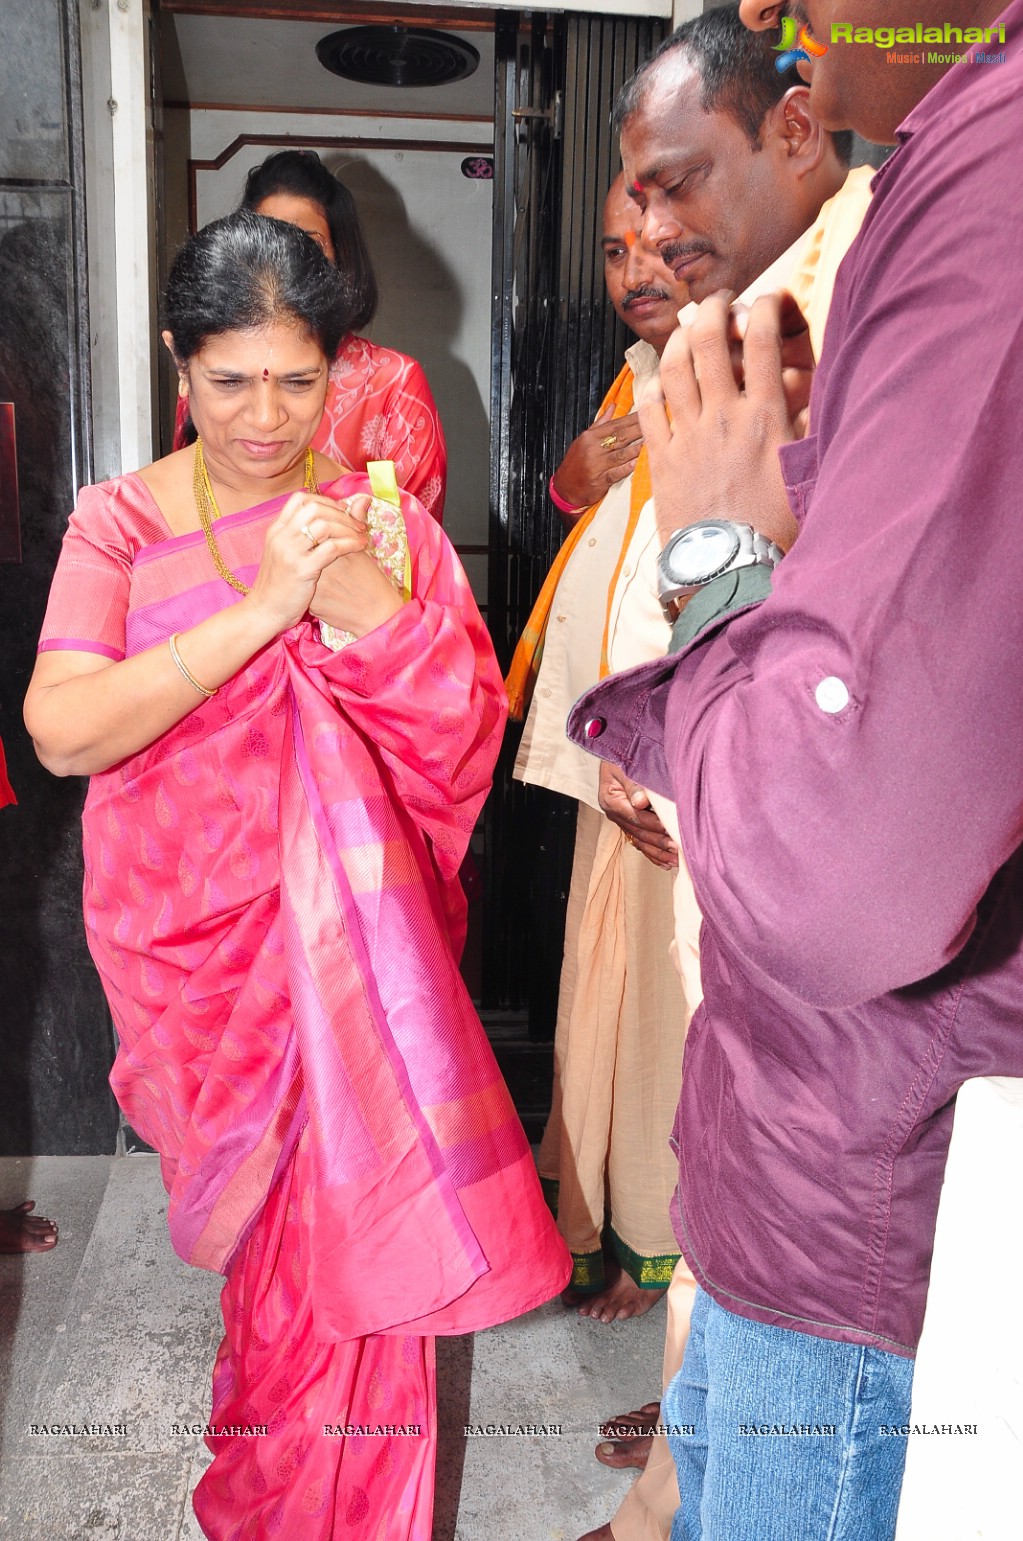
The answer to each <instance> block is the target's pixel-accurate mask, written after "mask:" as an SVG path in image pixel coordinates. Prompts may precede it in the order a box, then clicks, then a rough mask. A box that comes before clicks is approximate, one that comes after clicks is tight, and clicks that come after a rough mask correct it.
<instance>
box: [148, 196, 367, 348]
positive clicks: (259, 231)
mask: <svg viewBox="0 0 1023 1541" xmlns="http://www.w3.org/2000/svg"><path fill="white" fill-rule="evenodd" d="M163 314H164V324H165V325H166V326H167V328H168V329H169V331H170V333H171V335H172V337H173V338H174V355H175V358H176V360H177V362H178V363H179V364H187V363H188V361H189V360H190V359H192V358H194V357H195V355H196V353H198V351H199V349H200V348H201V347H202V346H203V344H204V343H205V342H207V341H208V340H209V338H211V337H219V336H220V335H221V334H222V333H224V332H249V331H254V330H257V329H258V328H260V327H264V326H269V325H272V324H273V323H274V322H279V321H287V322H291V323H292V324H297V325H298V326H301V327H304V328H305V330H306V331H307V332H308V333H309V334H310V335H311V336H312V337H315V339H316V341H317V342H318V343H319V344H320V347H321V348H322V349H323V353H324V356H325V357H326V359H327V360H328V361H329V362H333V359H334V355H335V354H336V353H337V350H338V346H339V344H340V342H341V339H342V337H344V335H345V334H346V332H349V331H350V330H351V316H352V299H351V296H350V294H349V292H348V287H347V285H346V283H345V281H344V277H343V275H342V274H341V272H340V271H339V269H338V268H336V267H335V266H334V265H333V263H331V262H328V261H327V258H326V257H325V256H324V255H323V253H322V251H321V250H320V248H319V247H318V246H317V244H316V242H315V241H313V240H311V239H310V237H309V236H307V235H306V234H305V232H304V231H302V230H298V229H297V228H296V227H295V226H294V225H288V224H285V223H284V221H283V220H279V219H265V218H264V217H263V216H262V215H260V214H251V213H249V212H248V210H239V212H238V213H237V214H229V215H228V216H227V218H226V219H215V220H214V221H213V223H212V224H211V225H206V226H205V227H204V228H203V229H202V230H200V231H199V232H198V233H197V234H196V235H193V236H191V237H190V238H189V239H188V240H187V241H186V242H185V244H184V246H182V248H181V250H180V251H179V252H178V254H177V256H176V257H175V259H174V263H173V266H172V267H171V270H170V277H169V278H168V280H167V288H166V290H165V291H164V303H163Z"/></svg>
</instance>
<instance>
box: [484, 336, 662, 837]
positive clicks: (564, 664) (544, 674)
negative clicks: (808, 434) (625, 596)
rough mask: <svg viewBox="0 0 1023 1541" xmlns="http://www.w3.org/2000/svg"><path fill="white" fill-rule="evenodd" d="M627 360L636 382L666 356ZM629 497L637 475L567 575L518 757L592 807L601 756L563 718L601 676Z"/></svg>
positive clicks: (543, 781)
mask: <svg viewBox="0 0 1023 1541" xmlns="http://www.w3.org/2000/svg"><path fill="white" fill-rule="evenodd" d="M625 358H626V362H627V363H628V364H629V365H630V366H631V368H632V372H633V375H634V376H635V379H636V382H637V385H638V384H639V382H640V381H642V380H645V379H648V378H649V377H650V376H651V375H653V374H656V372H657V367H658V364H659V362H660V360H659V359H658V357H657V354H656V353H655V352H654V350H653V348H651V347H650V346H649V344H648V343H645V342H637V343H633V345H632V347H631V348H628V349H626V353H625ZM631 497H632V477H631V476H627V477H626V478H625V479H624V481H620V482H616V483H615V484H614V486H613V487H611V488H609V490H608V492H607V494H606V496H605V497H604V499H603V501H602V502H601V504H600V507H599V508H598V509H597V512H596V514H595V515H594V517H593V522H592V523H591V525H590V528H589V530H588V531H587V533H586V534H585V535H584V536H583V539H582V540H581V541H580V543H579V545H578V546H577V547H576V549H575V550H574V551H573V553H572V555H571V558H570V559H569V562H568V564H567V566H566V568H565V571H564V572H563V573H562V575H561V580H560V582H559V583H558V586H557V588H556V589H555V591H554V603H553V605H552V606H551V615H550V620H549V622H548V625H547V631H546V634H545V636H544V646H543V657H542V659H541V660H540V672H539V674H538V675H537V680H536V686H535V689H534V691H533V699H532V701H531V702H530V705H529V712H528V714H527V716H526V725H525V727H524V728H523V730H522V741H521V743H520V744H519V752H518V754H517V755H516V757H515V770H514V775H515V779H516V780H517V781H526V782H530V783H532V784H533V785H534V786H541V787H549V788H550V789H551V791H553V792H563V793H564V794H565V796H566V797H574V798H576V799H578V801H579V802H581V803H585V804H587V806H588V807H590V808H594V809H597V808H598V806H599V805H598V803H597V771H598V765H597V761H596V760H595V759H594V758H593V756H592V755H591V754H587V753H586V751H585V750H584V749H578V748H577V747H576V745H575V744H572V743H570V742H569V740H568V738H567V737H566V736H565V724H566V722H567V721H568V714H569V712H570V711H571V709H572V707H573V706H574V705H575V703H576V701H578V699H579V697H580V696H581V695H582V694H583V692H584V691H585V690H589V689H590V687H591V686H592V685H595V684H596V683H597V681H598V680H599V678H600V648H601V643H602V641H603V638H604V623H605V620H606V618H607V596H608V591H609V590H610V587H611V580H612V578H613V577H614V571H615V566H616V565H617V562H618V558H619V556H620V555H621V550H622V541H623V539H624V537H625V529H626V526H627V524H628V522H629V504H630V500H631ZM626 565H628V563H626ZM662 651H663V649H662Z"/></svg>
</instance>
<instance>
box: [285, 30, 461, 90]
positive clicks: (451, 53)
mask: <svg viewBox="0 0 1023 1541" xmlns="http://www.w3.org/2000/svg"><path fill="white" fill-rule="evenodd" d="M316 57H317V58H318V59H319V61H320V63H321V64H322V65H323V67H324V69H325V70H330V72H331V74H333V75H340V76H341V77H342V78H343V79H344V80H359V81H362V82H363V84H365V85H371V86H446V85H450V83H451V82H452V81H453V80H464V79H465V78H466V76H467V75H471V74H473V72H474V71H475V69H476V67H477V65H478V64H479V62H480V56H479V54H478V53H477V52H476V50H475V48H473V46H472V44H471V43H466V42H464V41H463V40H462V39H461V38H460V37H454V36H452V35H451V33H448V32H430V31H427V30H425V29H424V28H421V27H345V28H344V30H343V31H341V32H332V33H331V34H330V36H329V37H324V38H321V39H320V41H319V42H318V43H317V45H316Z"/></svg>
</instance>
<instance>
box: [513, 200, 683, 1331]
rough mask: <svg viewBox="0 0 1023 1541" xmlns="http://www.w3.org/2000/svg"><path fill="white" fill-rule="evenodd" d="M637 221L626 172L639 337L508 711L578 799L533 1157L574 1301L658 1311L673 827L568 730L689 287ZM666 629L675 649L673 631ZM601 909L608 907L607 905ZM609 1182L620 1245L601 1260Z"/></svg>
mask: <svg viewBox="0 0 1023 1541" xmlns="http://www.w3.org/2000/svg"><path fill="white" fill-rule="evenodd" d="M636 224H637V218H636V211H635V207H634V205H633V203H632V201H631V199H630V198H629V196H628V194H627V193H626V191H625V186H624V183H623V181H622V178H621V176H619V177H617V178H616V180H615V182H614V183H613V184H612V187H611V189H610V191H609V193H608V195H607V199H606V201H605V204H604V223H603V237H602V242H601V246H602V250H603V255H604V278H605V282H606V285H607V292H608V297H609V299H610V300H611V303H612V305H613V306H614V308H615V310H616V311H617V313H618V315H619V316H620V317H621V319H622V321H623V322H624V323H625V325H626V326H627V327H629V328H630V330H631V331H633V332H634V333H635V334H636V336H637V337H638V339H639V341H638V342H635V343H634V344H633V345H632V346H631V347H630V348H629V349H628V350H627V352H626V355H625V357H626V364H625V367H624V369H623V370H622V371H621V373H620V374H619V376H618V378H617V379H616V380H615V382H614V385H613V386H612V388H611V390H610V392H609V393H608V396H607V398H606V399H605V402H604V405H603V406H602V408H601V411H600V413H599V414H598V416H597V419H596V421H595V422H594V424H593V425H592V426H591V427H590V428H588V429H586V431H585V432H584V433H582V434H580V435H579V437H578V438H577V439H576V440H575V441H574V442H573V443H572V444H571V445H570V446H569V448H568V450H567V452H566V454H565V456H564V459H563V460H562V462H561V464H560V465H559V467H558V469H557V470H556V471H555V473H554V475H553V477H552V478H551V496H552V497H553V499H554V501H555V503H556V504H557V506H558V507H559V508H560V509H561V510H562V512H563V514H564V515H565V518H566V520H568V521H570V522H571V524H572V525H574V528H573V529H572V530H571V533H570V534H569V537H568V539H567V540H566V542H565V544H564V545H563V546H562V548H561V551H560V552H559V554H558V557H557V559H556V561H555V564H554V567H553V568H552V570H551V573H550V574H549V575H548V578H547V580H546V582H545V584H544V587H543V590H542V591H541V595H540V598H539V600H538V601H537V605H536V607H535V609H534V612H533V614H532V616H531V617H530V621H529V624H528V626H527V629H526V632H525V634H524V637H523V641H522V642H520V644H519V647H518V649H517V651H516V655H515V659H514V660H513V663H512V669H511V672H510V674H509V676H508V687H509V696H510V698H511V706H512V714H513V715H514V716H519V717H521V716H522V714H523V710H524V708H525V706H527V705H528V706H529V712H528V717H527V719H526V725H525V730H524V732H523V736H522V743H521V747H520V750H519V755H518V758H517V761H516V766H515V774H516V776H517V777H518V778H519V779H521V780H524V781H527V782H533V783H536V784H539V785H541V786H546V787H549V788H552V789H553V790H554V791H557V792H561V793H563V794H566V795H568V796H570V797H574V798H576V799H577V800H578V803H579V813H578V824H577V835H576V850H575V860H574V865H573V872H572V887H571V892H570V896H569V909H568V919H567V927H566V936H565V966H564V969H563V973H562V981H561V992H560V998H559V1011H558V1029H557V1041H556V1045H555V1086H554V1101H553V1108H552V1112H551V1116H550V1119H549V1120H548V1124H547V1128H546V1130H545V1133H544V1139H543V1143H542V1145H541V1149H540V1155H539V1162H538V1165H539V1170H540V1175H541V1178H542V1179H543V1180H544V1185H545V1189H546V1191H547V1192H548V1196H549V1197H550V1199H551V1202H552V1207H556V1213H557V1216H558V1224H559V1227H560V1229H561V1232H562V1235H563V1236H564V1237H565V1239H566V1241H567V1242H568V1245H569V1248H570V1250H571V1252H572V1255H573V1261H574V1265H575V1266H574V1271H573V1277H572V1288H571V1289H570V1291H569V1292H566V1302H567V1303H573V1304H577V1305H579V1307H580V1310H581V1312H582V1314H583V1315H588V1316H590V1317H592V1318H593V1319H595V1320H599V1321H604V1322H609V1321H614V1320H622V1319H624V1318H626V1317H629V1316H634V1315H639V1314H641V1313H642V1312H644V1311H646V1310H647V1309H648V1308H649V1307H650V1306H651V1305H653V1303H654V1302H655V1301H656V1300H657V1299H659V1297H660V1295H661V1294H662V1293H663V1291H664V1288H665V1286H666V1285H667V1283H668V1280H669V1278H670V1277H671V1272H672V1269H673V1267H674V1265H675V1263H676V1262H677V1260H678V1247H677V1245H676V1243H675V1239H674V1236H673V1235H672V1231H671V1225H670V1222H669V1220H668V1213H667V1210H668V1201H669V1199H670V1197H671V1191H672V1187H673V1186H674V1180H675V1179H674V1163H673V1160H672V1158H671V1152H670V1150H669V1149H668V1146H667V1138H668V1133H669V1131H670V1128H671V1117H672V1104H673V1103H674V1102H675V1101H677V1097H678V1080H679V1074H680V1065H681V1034H682V1024H683V1022H684V1019H685V1015H686V1009H685V999H684V996H683V994H682V988H681V984H680V981H679V979H678V978H677V976H676V975H675V974H674V973H673V972H672V971H671V970H670V969H669V970H664V969H660V970H658V971H657V973H658V977H656V978H653V977H651V976H652V975H653V974H654V972H655V961H656V962H658V963H659V962H662V961H663V959H664V957H665V954H666V952H667V948H668V946H669V943H670V941H671V931H672V912H671V879H672V871H673V869H674V866H675V860H676V858H675V849H674V845H673V843H672V842H671V841H670V840H669V839H668V837H667V836H666V834H665V833H664V830H663V828H662V827H661V824H660V821H659V820H658V819H657V818H656V817H655V816H654V815H653V814H650V813H647V814H645V815H644V816H643V818H642V820H641V822H640V824H639V827H638V828H637V830H636V833H635V836H634V839H633V843H632V844H629V843H627V841H626V839H625V836H624V835H623V834H622V832H621V831H620V830H619V829H618V828H617V827H616V826H614V825H611V824H609V822H608V821H607V820H606V819H605V818H604V816H603V814H602V813H601V811H600V806H599V802H598V796H599V786H598V775H597V766H596V764H595V763H594V762H593V761H592V760H591V759H590V757H589V756H588V755H585V754H582V753H580V751H579V750H578V749H576V748H575V746H574V745H572V744H569V742H568V740H567V738H566V737H565V723H566V720H567V717H568V711H569V707H570V706H571V705H572V702H573V701H574V700H575V699H576V697H577V696H578V695H579V694H580V693H581V692H582V691H583V690H584V689H586V688H587V687H588V686H589V685H591V684H593V683H595V681H596V680H597V679H599V678H600V677H601V674H602V673H606V672H607V662H606V660H607V655H608V650H609V648H610V647H611V645H612V644H613V641H614V633H615V626H614V624H613V623H612V619H611V611H610V604H611V598H612V594H613V591H614V587H615V581H616V579H617V578H620V577H621V576H622V575H625V576H626V577H627V575H628V574H629V573H630V572H631V567H630V560H631V559H630V546H631V542H632V539H633V535H634V533H635V528H636V520H637V517H638V514H639V511H640V509H641V508H642V506H643V504H644V503H645V502H646V501H647V499H648V498H649V496H650V484H649V477H648V475H647V471H646V463H645V457H644V458H643V459H641V458H640V453H641V449H642V440H641V438H640V434H639V427H638V424H637V421H636V415H635V413H634V412H633V411H632V397H633V390H634V387H635V384H636V382H637V381H639V380H642V379H646V378H649V377H651V376H652V375H655V374H656V371H657V366H658V361H659V358H660V354H661V352H662V351H663V349H664V345H665V343H666V342H667V340H668V338H669V337H670V336H671V333H672V332H673V331H674V329H675V327H676V326H677V325H678V311H679V308H680V306H682V305H684V304H685V303H686V299H687V292H686V289H685V286H684V285H682V284H679V283H676V281H675V280H674V278H673V277H672V275H671V273H670V272H669V271H668V270H667V268H666V267H665V266H664V264H663V262H662V261H661V260H660V258H659V257H658V255H657V252H656V250H655V249H651V248H649V247H646V246H644V245H643V243H642V242H641V241H640V240H639V238H638V235H637V230H636ZM657 645H658V646H660V648H661V650H662V651H663V642H662V641H661V639H660V638H658V643H657ZM541 650H542V660H541V657H540V653H541ZM537 669H538V677H536V675H537ZM534 685H535V688H534ZM530 694H531V701H530V700H529V696H530ZM644 853H645V854H644ZM647 856H649V858H650V859H649V860H647V859H646V857H647ZM594 884H596V885H597V886H598V887H599V888H600V889H601V891H602V892H603V893H604V894H605V896H607V895H609V894H610V893H612V892H613V894H614V896H615V897H614V901H613V909H614V917H615V919H616V921H617V923H618V924H617V945H618V949H619V950H618V951H617V952H616V954H615V956H613V957H610V958H608V957H606V956H605V957H604V958H603V961H602V958H601V951H602V948H603V946H604V943H605V941H606V938H605V937H604V935H603V931H604V927H603V925H602V924H600V923H598V924H596V925H591V926H588V927H581V922H582V920H583V914H584V910H585V908H586V905H587V900H588V898H589V895H590V891H591V888H592V887H593V886H594ZM608 902H609V903H611V901H610V900H609V901H608ZM602 913H603V916H604V918H606V913H607V906H606V905H605V906H604V910H603V912H602ZM640 988H642V989H643V992H644V993H643V996H642V998H640V995H639V993H638V992H639V990H640ZM640 1088H645V1090H644V1091H642V1092H640ZM637 1093H639V1095H637ZM612 1112H613V1116H612ZM606 1186H609V1187H610V1192H611V1211H612V1213H611V1223H612V1227H613V1234H614V1237H615V1240H616V1245H617V1251H618V1257H617V1258H616V1259H615V1260H614V1262H610V1261H609V1265H608V1272H607V1274H606V1275H605V1265H604V1259H603V1255H602V1248H601V1238H602V1231H603V1228H604V1202H605V1189H606Z"/></svg>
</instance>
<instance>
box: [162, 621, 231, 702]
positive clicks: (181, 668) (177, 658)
mask: <svg viewBox="0 0 1023 1541" xmlns="http://www.w3.org/2000/svg"><path fill="white" fill-rule="evenodd" d="M179 636H180V633H179V632H174V633H173V635H172V636H171V637H170V639H169V645H170V655H171V657H172V658H173V660H174V665H175V667H176V669H177V671H178V673H179V674H180V675H181V678H182V679H185V680H187V681H188V683H189V684H190V685H191V687H192V689H193V690H197V691H198V692H199V694H200V695H201V696H205V697H206V699H207V701H208V700H210V698H211V697H212V696H215V695H216V693H217V690H219V689H220V686H219V685H218V686H217V687H216V688H215V689H213V690H208V689H207V688H206V686H205V685H200V684H199V681H198V680H197V679H196V677H195V675H194V674H193V673H192V671H191V670H190V669H189V668H188V665H187V664H186V663H185V660H184V659H183V658H182V656H181V654H180V653H179V652H178V637H179Z"/></svg>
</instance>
